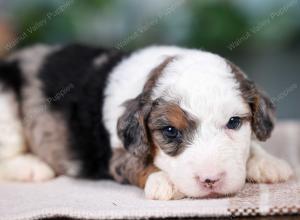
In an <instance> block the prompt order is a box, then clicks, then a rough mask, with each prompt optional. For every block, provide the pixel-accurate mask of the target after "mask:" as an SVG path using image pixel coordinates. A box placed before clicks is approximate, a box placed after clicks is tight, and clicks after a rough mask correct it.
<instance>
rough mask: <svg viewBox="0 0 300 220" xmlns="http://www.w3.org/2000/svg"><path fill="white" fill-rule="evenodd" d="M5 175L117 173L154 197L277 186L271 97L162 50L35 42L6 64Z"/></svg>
mask: <svg viewBox="0 0 300 220" xmlns="http://www.w3.org/2000/svg"><path fill="white" fill-rule="evenodd" d="M0 111H1V114H0V127H1V128H0V129H1V132H0V179H1V180H2V181H4V180H13V181H29V182H31V181H44V180H48V179H51V178H54V177H55V176H56V175H69V176H73V177H82V178H94V179H99V178H100V179H101V178H110V177H112V178H114V179H115V180H116V181H118V182H120V183H130V184H134V185H137V186H139V187H141V188H144V190H145V194H146V197H147V198H149V199H158V200H171V199H180V198H184V197H198V198H201V197H210V196H222V195H223V196H224V195H231V194H234V193H236V192H238V191H239V190H240V189H241V188H242V187H243V186H244V184H245V181H246V180H248V181H251V182H257V183H277V182H282V181H286V180H288V179H289V178H290V177H291V176H292V170H291V168H290V166H289V165H288V164H287V163H286V162H284V161H282V160H280V159H278V158H275V157H273V156H271V155H270V154H268V153H267V152H265V151H264V150H263V149H262V148H261V147H260V145H259V141H265V140H267V139H268V138H269V137H270V135H271V132H272V130H273V126H274V122H273V120H274V116H273V112H274V107H273V104H272V103H271V101H270V100H269V99H268V98H267V97H266V95H265V94H264V93H262V92H261V91H260V90H259V89H258V88H257V87H256V86H255V84H254V83H253V82H252V81H250V80H249V79H247V77H246V75H245V74H244V73H243V72H242V71H241V69H239V68H238V67H237V66H235V65H234V64H233V63H231V62H230V61H228V60H226V59H224V58H222V57H220V56H218V55H216V54H212V53H209V52H205V51H202V50H195V49H184V48H179V47H173V46H153V47H148V48H145V49H141V50H138V51H136V52H132V53H122V52H120V51H117V50H106V49H103V48H93V47H88V46H82V45H68V46H45V45H36V46H34V47H30V48H26V49H23V50H20V51H16V52H14V53H12V54H11V55H10V56H8V57H7V58H5V59H3V60H2V61H1V62H0Z"/></svg>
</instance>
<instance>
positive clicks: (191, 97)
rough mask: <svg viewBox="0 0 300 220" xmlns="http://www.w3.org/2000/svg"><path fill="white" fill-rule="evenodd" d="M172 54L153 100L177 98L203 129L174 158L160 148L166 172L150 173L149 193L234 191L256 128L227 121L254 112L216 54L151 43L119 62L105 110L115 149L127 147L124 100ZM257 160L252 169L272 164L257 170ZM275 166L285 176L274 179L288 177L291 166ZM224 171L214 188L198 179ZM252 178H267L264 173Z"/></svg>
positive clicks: (239, 184)
mask: <svg viewBox="0 0 300 220" xmlns="http://www.w3.org/2000/svg"><path fill="white" fill-rule="evenodd" d="M168 56H175V59H174V60H173V61H172V62H171V63H169V64H168V65H167V67H166V68H165V69H164V71H163V73H162V76H161V77H160V78H159V80H158V82H157V85H156V87H155V88H154V91H153V93H152V99H153V100H154V99H156V98H159V97H163V98H164V99H165V100H167V101H172V102H174V101H175V102H176V103H178V104H179V105H180V107H181V108H182V109H184V110H185V111H186V112H188V113H189V114H190V115H192V116H193V117H194V118H195V119H196V120H197V121H198V127H197V130H196V135H195V137H194V139H193V141H192V143H190V144H189V146H187V147H186V149H185V150H184V151H183V152H182V153H181V154H180V155H179V156H177V157H171V156H168V155H166V154H165V153H164V152H163V151H162V150H159V151H158V153H157V154H156V157H155V158H154V163H155V165H156V166H157V167H158V168H159V169H161V170H162V171H163V172H160V173H155V174H152V175H151V176H150V177H149V179H148V182H147V183H146V187H145V191H146V196H147V197H148V198H153V199H172V198H173V195H172V194H174V193H172V192H174V191H176V190H173V189H174V187H175V188H176V189H178V190H179V191H181V192H182V193H184V194H185V195H187V196H191V197H203V196H207V195H209V194H211V193H218V194H232V193H235V192H237V191H238V190H240V189H241V188H242V187H243V185H244V183H245V180H246V176H247V174H246V167H247V160H248V158H249V151H250V146H251V137H252V131H251V126H250V123H249V122H245V123H244V124H243V126H242V127H241V128H240V129H239V130H236V131H234V130H229V129H226V124H227V122H228V121H229V119H230V118H231V117H233V116H242V117H243V116H246V115H249V114H250V109H249V106H248V105H247V104H246V103H245V102H244V100H243V98H242V97H241V94H240V91H239V84H238V82H237V81H236V79H235V78H234V74H233V73H232V72H231V68H230V67H229V66H228V65H227V63H226V61H225V60H224V59H223V58H221V57H219V56H217V55H215V54H212V53H209V52H204V51H201V50H190V49H182V48H177V47H150V48H146V49H144V50H141V51H138V52H136V53H134V54H133V55H132V56H130V57H129V58H127V59H125V60H124V61H123V62H122V63H121V64H120V65H118V66H117V67H116V68H115V69H114V71H113V72H112V74H111V76H110V79H109V80H110V81H109V84H108V87H107V88H106V91H105V94H106V100H105V103H104V109H103V115H104V123H105V126H106V128H107V129H108V130H109V133H110V137H111V144H112V147H113V148H116V147H121V146H122V144H121V141H120V140H119V138H118V136H117V130H116V125H117V120H118V118H119V117H120V116H121V114H122V113H123V112H124V107H122V104H123V103H124V102H125V101H127V100H128V99H132V98H135V97H136V96H137V95H139V94H140V93H141V92H142V89H143V86H144V84H145V82H146V80H147V78H148V75H149V73H150V71H151V70H152V69H153V68H155V67H156V66H158V65H159V64H160V63H162V62H163V61H164V60H165V58H166V57H168ZM112 109H113V111H112ZM255 154H256V153H254V155H255ZM260 155H261V154H260ZM254 158H255V159H254V160H257V159H259V158H260V159H262V158H261V157H257V158H256V157H254ZM272 161H276V160H275V158H269V160H268V162H267V164H268V165H270V164H273V163H269V162H272ZM253 164H254V165H252V162H251V161H250V164H248V171H249V170H250V171H251V170H253V169H256V170H257V169H260V171H262V170H263V169H265V168H267V167H268V168H269V166H268V165H267V166H266V165H262V166H260V167H259V168H258V167H257V166H256V167H255V163H254V162H253ZM281 165H282V163H281ZM273 168H274V170H275V171H274V172H275V173H277V174H278V173H280V175H279V176H280V178H279V176H278V177H276V178H275V177H273V178H271V181H274V182H277V181H278V180H283V179H284V180H286V179H287V178H288V177H289V175H288V174H287V175H284V174H283V173H284V172H287V171H288V169H287V167H285V168H283V169H281V168H280V167H279V166H274V167H273ZM220 173H225V175H223V178H222V180H221V183H220V184H219V186H218V187H216V188H215V189H214V190H209V189H206V188H203V187H202V186H201V184H199V180H198V179H197V178H198V177H199V178H201V179H205V178H214V177H216V176H218V175H219V174H220ZM252 178H254V179H255V178H256V179H257V180H258V181H261V180H263V179H264V178H262V175H260V176H259V177H257V176H256V177H254V176H252ZM268 179H270V178H269V177H268ZM170 181H171V182H170Z"/></svg>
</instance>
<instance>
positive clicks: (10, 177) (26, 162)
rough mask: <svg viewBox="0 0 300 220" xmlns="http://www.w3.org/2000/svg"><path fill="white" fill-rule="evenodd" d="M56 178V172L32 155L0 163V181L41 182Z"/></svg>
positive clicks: (23, 155) (16, 157) (20, 156)
mask: <svg viewBox="0 0 300 220" xmlns="http://www.w3.org/2000/svg"><path fill="white" fill-rule="evenodd" d="M54 176H55V173H54V171H53V170H52V169H51V168H50V167H49V166H48V165H47V164H46V163H44V162H42V161H41V160H40V159H38V158H37V157H36V156H33V155H30V154H21V155H19V156H15V157H13V158H10V159H6V160H2V161H0V181H28V182H40V181H45V180H49V179H52V178H53V177H54Z"/></svg>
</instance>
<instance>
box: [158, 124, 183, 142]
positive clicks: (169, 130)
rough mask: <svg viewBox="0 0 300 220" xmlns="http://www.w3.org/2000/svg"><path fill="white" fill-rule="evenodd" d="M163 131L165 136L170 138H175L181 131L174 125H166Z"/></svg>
mask: <svg viewBox="0 0 300 220" xmlns="http://www.w3.org/2000/svg"><path fill="white" fill-rule="evenodd" d="M162 133H163V135H164V136H165V137H167V138H169V139H175V138H177V137H178V136H179V135H180V134H179V131H178V130H177V129H176V128H174V127H172V126H167V127H164V128H163V129H162Z"/></svg>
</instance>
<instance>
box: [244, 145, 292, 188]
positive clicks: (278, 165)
mask: <svg viewBox="0 0 300 220" xmlns="http://www.w3.org/2000/svg"><path fill="white" fill-rule="evenodd" d="M292 175H293V171H292V169H291V167H290V166H289V165H288V164H287V163H286V162H285V161H284V160H281V159H278V158H276V157H274V156H272V155H270V154H269V153H267V152H266V151H265V150H264V149H263V148H262V147H261V146H260V145H259V144H258V143H256V142H255V141H253V142H252V147H251V153H250V158H249V160H248V163H247V179H248V180H249V181H250V182H258V183H278V182H283V181H286V180H288V179H289V178H291V177H292Z"/></svg>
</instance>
